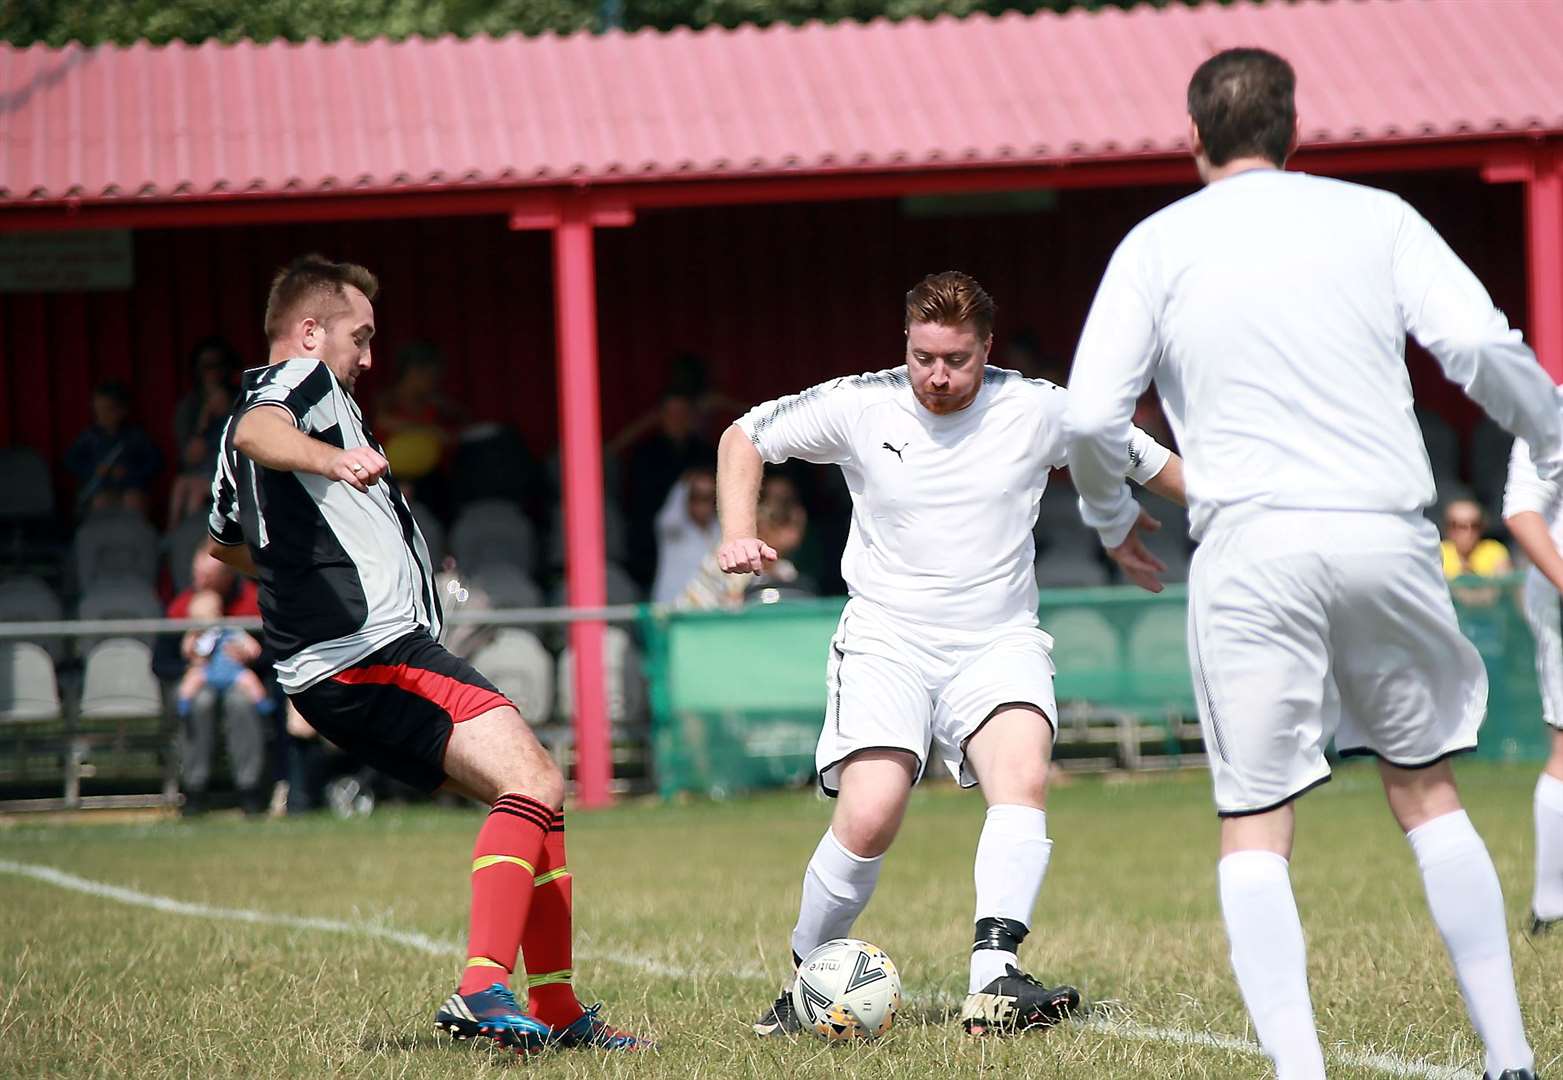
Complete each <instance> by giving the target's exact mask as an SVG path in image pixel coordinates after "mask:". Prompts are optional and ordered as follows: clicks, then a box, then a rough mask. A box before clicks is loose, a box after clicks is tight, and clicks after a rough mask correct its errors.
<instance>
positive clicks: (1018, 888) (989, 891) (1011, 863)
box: [967, 805, 1053, 994]
mask: <svg viewBox="0 0 1563 1080" xmlns="http://www.w3.org/2000/svg"><path fill="white" fill-rule="evenodd" d="M1052 853H1053V841H1051V840H1049V839H1048V838H1047V814H1046V813H1045V812H1044V811H1041V810H1038V809H1037V808H1036V807H1034V806H1014V805H1000V806H990V807H988V816H987V818H986V819H985V820H984V821H983V823H982V835H981V836H980V837H979V838H978V840H977V860H976V865H975V867H974V870H973V876H974V877H975V878H976V882H977V918H978V919H1013V920H1015V921H1016V922H1018V923H1020V924H1022V925H1023V926H1025V927H1027V928H1028V929H1029V928H1030V926H1031V909H1032V907H1033V905H1035V904H1036V900H1037V893H1038V892H1040V891H1041V889H1042V878H1043V877H1045V876H1046V875H1047V860H1048V857H1049V856H1050V855H1052ZM1007 964H1014V965H1015V966H1016V967H1019V966H1020V960H1019V959H1018V958H1017V957H1016V956H1015V953H1014V952H1013V951H1006V950H1004V949H973V950H972V953H971V978H970V981H969V984H968V989H967V992H968V993H972V994H975V993H977V991H979V990H981V989H982V988H983V987H985V986H987V985H988V984H989V983H990V982H992V981H993V980H994V979H997V978H998V977H999V976H1001V975H1003V974H1004V968H1005V965H1007Z"/></svg>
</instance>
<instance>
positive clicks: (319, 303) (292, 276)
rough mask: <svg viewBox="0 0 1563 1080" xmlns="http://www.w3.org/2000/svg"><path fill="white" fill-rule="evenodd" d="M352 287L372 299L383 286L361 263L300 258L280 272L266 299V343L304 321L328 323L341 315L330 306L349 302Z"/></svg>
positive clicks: (278, 337)
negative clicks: (348, 293)
mask: <svg viewBox="0 0 1563 1080" xmlns="http://www.w3.org/2000/svg"><path fill="white" fill-rule="evenodd" d="M349 285H351V286H352V287H353V288H355V289H357V290H358V291H359V292H361V293H363V294H364V296H366V297H367V298H368V299H370V300H373V299H374V298H375V294H376V293H377V292H379V291H380V282H379V281H378V280H376V279H375V276H374V275H373V274H371V273H370V272H369V271H368V270H365V269H364V268H363V267H362V266H359V265H358V264H357V263H350V262H332V261H331V260H330V259H328V258H326V257H325V256H324V255H313V254H311V255H300V256H299V257H298V258H296V259H294V260H293V261H292V262H290V263H288V265H287V266H284V267H283V268H282V269H281V270H278V271H277V274H276V276H275V277H273V278H272V279H271V292H270V293H268V294H267V296H266V340H267V342H269V343H275V342H277V341H280V340H282V338H283V337H284V336H286V335H287V332H288V329H289V328H290V327H292V326H293V325H294V324H295V323H297V322H298V321H299V320H300V319H303V318H309V317H311V316H312V317H314V318H316V319H318V320H319V321H320V322H328V321H329V320H330V318H331V317H332V316H333V315H335V314H337V312H336V310H335V309H334V308H332V307H331V306H330V305H331V304H332V302H333V301H342V302H343V303H345V302H346V300H347V286H349Z"/></svg>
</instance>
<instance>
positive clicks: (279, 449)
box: [233, 405, 340, 475]
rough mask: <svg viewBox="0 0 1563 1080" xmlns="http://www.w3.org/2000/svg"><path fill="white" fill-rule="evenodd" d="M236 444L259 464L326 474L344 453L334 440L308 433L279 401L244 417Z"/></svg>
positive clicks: (290, 470) (234, 436)
mask: <svg viewBox="0 0 1563 1080" xmlns="http://www.w3.org/2000/svg"><path fill="white" fill-rule="evenodd" d="M233 445H234V448H235V449H237V450H238V451H239V453H241V454H243V455H244V456H245V457H247V458H249V459H250V460H251V461H253V462H255V464H257V465H262V466H265V467H266V468H268V469H276V470H278V471H279V472H308V473H317V474H320V475H325V473H326V471H327V469H329V468H330V466H331V462H332V461H333V460H334V459H335V458H336V456H337V454H338V453H340V451H339V450H338V449H337V448H336V447H334V446H332V445H331V444H330V443H324V442H321V441H320V440H319V439H313V438H310V437H309V436H308V435H306V434H304V433H303V432H302V431H300V430H299V429H298V428H297V427H295V426H294V424H293V422H292V420H291V419H290V418H289V417H288V416H287V414H286V413H285V412H284V411H283V410H282V408H281V406H275V405H260V406H257V407H256V408H253V409H251V410H250V411H249V412H247V413H245V414H244V415H243V416H242V417H240V418H239V423H238V426H237V427H235V428H234V431H233Z"/></svg>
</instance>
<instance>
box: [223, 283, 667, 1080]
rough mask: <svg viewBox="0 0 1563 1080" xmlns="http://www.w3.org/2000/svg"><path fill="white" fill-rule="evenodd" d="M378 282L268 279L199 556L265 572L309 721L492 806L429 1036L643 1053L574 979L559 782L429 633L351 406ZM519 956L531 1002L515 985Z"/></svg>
mask: <svg viewBox="0 0 1563 1080" xmlns="http://www.w3.org/2000/svg"><path fill="white" fill-rule="evenodd" d="M378 288H379V286H378V283H377V282H376V280H375V278H374V275H373V274H371V273H370V272H369V271H368V270H365V269H364V268H363V267H361V266H355V265H353V264H351V263H338V262H331V261H329V260H326V259H323V258H321V257H320V256H318V255H306V256H304V257H302V258H300V259H297V260H295V261H294V262H293V263H291V264H290V265H289V266H287V267H286V268H284V269H283V270H281V271H280V272H278V274H277V276H276V277H275V279H274V280H273V282H272V286H271V293H270V295H269V297H268V298H267V301H266V337H267V340H268V341H269V342H270V349H271V353H270V358H269V360H268V363H267V366H265V367H262V368H256V369H254V370H252V371H249V372H246V373H245V376H244V382H243V388H242V390H241V392H240V397H239V400H238V403H237V404H236V406H235V409H234V413H233V415H232V416H231V417H230V418H229V420H228V424H227V428H226V430H225V431H224V434H223V443H222V445H223V452H222V454H221V456H220V458H219V461H218V465H217V474H216V478H215V480H214V482H213V491H212V494H213V502H214V505H213V507H212V515H211V523H210V530H211V534H212V540H211V545H210V547H211V551H212V554H213V555H214V556H215V557H216V558H218V559H220V560H221V561H223V562H225V563H227V564H228V565H229V566H232V567H234V568H235V569H236V570H239V571H240V572H241V573H245V574H249V575H250V576H252V577H256V578H258V579H259V595H260V609H261V619H262V626H263V629H264V632H265V636H266V640H267V643H268V644H269V645H270V647H271V649H272V651H273V653H274V654H275V655H276V657H277V661H276V669H277V680H278V682H279V683H280V684H281V685H282V688H283V689H284V690H285V691H286V692H287V694H288V696H289V699H290V700H291V702H292V703H293V705H294V707H295V708H297V710H298V712H299V713H300V715H302V716H303V717H304V719H306V720H308V721H309V723H310V725H311V726H313V727H314V728H315V730H317V731H319V732H320V733H321V734H322V735H324V736H325V737H327V738H328V739H330V740H331V741H332V742H334V743H336V744H337V745H338V746H340V747H342V748H343V749H344V750H346V751H348V752H349V753H352V754H354V755H356V756H358V757H359V758H361V759H362V760H364V761H365V762H367V763H368V764H370V765H373V766H374V767H376V768H378V769H380V770H382V771H383V772H385V773H387V774H389V775H390V776H393V777H395V778H396V779H398V780H401V781H402V782H404V783H406V784H409V785H411V786H413V787H416V788H419V789H421V790H423V791H428V792H433V791H437V790H438V791H454V792H458V793H460V794H463V795H466V796H467V797H469V798H473V799H477V800H479V801H480V802H482V803H484V804H485V805H487V806H489V807H490V811H489V814H488V817H487V818H486V819H485V821H484V823H483V826H482V827H481V828H480V829H479V830H478V837H477V844H476V846H475V848H474V849H473V862H472V882H471V884H472V909H471V922H470V930H469V934H468V948H467V952H468V957H467V962H466V966H465V970H464V971H463V973H462V976H461V983H460V985H459V986H458V987H457V989H456V992H455V993H453V994H452V995H451V996H450V997H449V998H447V999H446V1001H445V1003H444V1005H442V1006H441V1007H440V1009H439V1010H438V1011H437V1012H436V1013H435V1025H436V1027H437V1028H438V1029H439V1030H441V1031H445V1032H449V1033H450V1034H452V1035H454V1036H456V1037H458V1038H471V1037H475V1036H481V1037H485V1038H488V1039H491V1040H493V1041H494V1042H496V1043H498V1044H499V1045H501V1046H505V1047H509V1048H513V1049H516V1050H522V1051H530V1050H536V1049H541V1048H543V1047H545V1046H566V1047H570V1046H588V1047H597V1048H602V1049H610V1050H622V1049H635V1048H638V1047H642V1046H644V1045H646V1044H645V1043H644V1042H643V1041H642V1040H638V1039H636V1038H635V1037H634V1036H632V1035H629V1034H627V1033H625V1032H622V1031H618V1030H616V1029H614V1028H612V1027H610V1026H609V1025H608V1024H606V1023H605V1022H603V1021H602V1020H601V1019H600V1018H599V1016H598V1008H597V1007H596V1006H594V1007H592V1008H591V1009H583V1008H582V1007H581V1005H580V1003H579V1001H577V999H576V996H575V990H574V988H573V986H572V985H571V980H572V976H573V972H572V970H571V959H570V957H571V887H570V875H569V871H568V870H567V868H566V864H565V849H564V813H563V811H562V809H561V807H562V806H563V803H564V793H565V789H564V778H563V777H562V776H561V775H560V772H559V769H558V767H557V766H556V765H555V764H554V762H553V759H552V758H550V757H549V755H548V753H547V751H545V750H544V749H543V748H542V746H541V745H540V744H539V743H538V741H537V738H536V736H535V735H533V734H532V731H531V729H530V728H529V727H528V726H527V724H526V722H525V721H524V720H523V719H522V718H521V715H520V714H519V713H518V712H517V711H516V708H515V706H514V705H512V704H511V703H510V701H509V700H507V699H506V698H505V697H504V696H503V695H502V694H500V693H499V691H498V690H496V689H495V688H494V685H493V684H492V683H490V682H489V681H488V680H487V679H485V678H484V677H483V676H482V675H481V674H479V673H478V672H477V671H476V670H474V669H473V668H472V667H471V666H470V665H469V664H467V663H466V662H465V661H464V660H461V659H460V658H458V657H456V656H454V655H452V654H451V653H449V652H447V651H446V650H445V649H444V648H443V647H441V646H440V645H439V644H438V642H437V640H436V639H437V638H438V636H439V633H440V628H441V620H442V615H441V612H440V604H439V598H438V595H437V593H436V590H435V588H434V573H433V570H432V568H431V567H430V565H429V551H428V547H427V546H426V545H425V543H424V540H423V536H422V535H421V533H420V532H419V531H418V526H417V524H416V523H415V522H414V520H413V516H412V513H411V511H410V510H409V509H408V506H407V501H406V499H404V498H403V497H402V494H401V491H400V490H399V489H398V487H397V486H396V482H395V480H394V479H393V478H392V476H391V473H390V471H389V467H388V465H387V464H386V460H385V456H384V453H383V451H382V450H381V448H380V445H379V443H377V442H376V441H375V439H374V436H373V435H371V434H370V432H369V428H368V425H366V424H365V422H364V418H363V414H362V413H361V412H360V411H359V407H358V402H357V401H356V400H355V398H354V396H353V390H354V388H355V386H356V384H357V382H358V379H359V377H360V376H361V375H363V374H364V373H365V372H367V371H369V370H370V367H371V366H372V362H373V361H372V351H371V342H372V339H373V337H374V333H375V317H374V307H373V305H372V301H373V300H374V298H375V294H376V292H377V291H378ZM518 951H521V952H523V953H524V956H525V961H526V971H525V973H524V978H525V985H526V988H527V990H528V995H527V996H528V1001H527V1007H526V1009H525V1011H523V1010H522V1008H521V1006H520V1005H519V1004H518V1002H517V1001H516V999H515V996H514V995H513V993H512V992H511V990H510V986H509V983H510V979H511V977H512V974H513V973H515V968H516V959H517V953H518Z"/></svg>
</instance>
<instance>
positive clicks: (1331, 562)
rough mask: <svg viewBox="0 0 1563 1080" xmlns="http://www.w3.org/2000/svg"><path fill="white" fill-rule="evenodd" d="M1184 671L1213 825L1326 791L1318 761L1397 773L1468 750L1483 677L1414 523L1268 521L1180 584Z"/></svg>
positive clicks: (1414, 519)
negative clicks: (1207, 770)
mask: <svg viewBox="0 0 1563 1080" xmlns="http://www.w3.org/2000/svg"><path fill="white" fill-rule="evenodd" d="M1188 629H1189V633H1188V639H1189V663H1190V666H1191V668H1192V670H1193V673H1194V684H1195V685H1194V689H1195V697H1196V698H1197V699H1198V701H1199V718H1200V726H1201V727H1202V728H1203V730H1204V736H1205V749H1206V751H1207V753H1208V755H1209V758H1210V767H1211V774H1212V778H1213V780H1214V783H1215V795H1216V808H1217V810H1218V811H1220V813H1221V814H1222V815H1223V816H1229V817H1230V816H1239V815H1242V814H1256V813H1262V812H1263V811H1266V810H1272V809H1275V808H1276V807H1278V806H1282V805H1284V804H1285V803H1287V802H1290V801H1291V800H1292V799H1294V798H1296V797H1297V796H1298V795H1301V794H1302V793H1303V792H1305V791H1307V790H1308V789H1309V788H1312V787H1314V786H1316V785H1318V784H1322V783H1324V782H1325V781H1326V780H1328V779H1329V778H1330V767H1329V763H1328V762H1326V761H1325V757H1324V753H1325V748H1326V747H1327V746H1328V745H1329V742H1330V739H1331V737H1332V736H1333V737H1334V739H1335V746H1336V749H1337V750H1338V751H1339V752H1340V754H1341V755H1342V756H1343V757H1344V756H1352V755H1357V754H1367V755H1373V756H1376V757H1379V758H1381V759H1383V760H1384V761H1388V762H1390V763H1391V764H1394V765H1399V766H1402V767H1405V768H1417V767H1421V766H1427V765H1432V764H1434V763H1436V762H1438V761H1441V760H1443V759H1444V758H1445V757H1448V756H1449V755H1450V754H1454V753H1458V752H1459V751H1462V750H1470V749H1474V748H1475V746H1476V733H1477V730H1478V729H1479V728H1480V727H1481V722H1482V718H1483V717H1484V716H1485V715H1486V711H1487V672H1486V669H1485V668H1484V667H1483V666H1482V661H1481V657H1480V656H1479V655H1478V654H1477V651H1476V649H1475V647H1474V646H1473V645H1471V643H1470V642H1469V641H1467V640H1466V639H1465V637H1464V635H1462V634H1461V633H1460V627H1459V624H1458V623H1457V622H1456V621H1455V613H1454V604H1453V602H1452V601H1451V600H1450V598H1449V588H1448V586H1447V585H1446V584H1445V583H1444V578H1443V572H1442V569H1441V564H1440V562H1439V551H1438V531H1437V529H1435V528H1434V526H1433V525H1432V523H1431V522H1429V521H1427V520H1426V519H1424V518H1423V517H1422V516H1421V515H1411V514H1408V515H1399V514H1373V513H1350V512H1325V511H1264V512H1261V513H1256V514H1254V515H1253V516H1250V517H1247V518H1245V519H1244V520H1242V521H1240V522H1236V523H1232V522H1228V523H1224V524H1223V523H1219V522H1218V528H1217V529H1216V530H1215V531H1214V532H1213V533H1212V535H1210V536H1207V537H1206V538H1205V541H1204V543H1202V544H1201V545H1200V547H1199V549H1198V551H1196V552H1195V554H1194V562H1193V565H1192V567H1191V570H1190V574H1189V624H1188Z"/></svg>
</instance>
